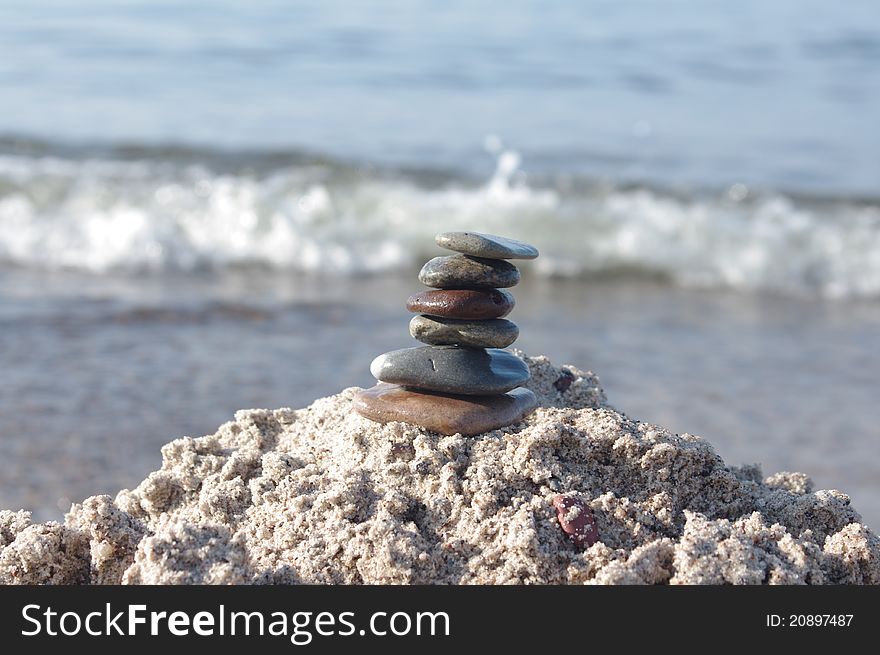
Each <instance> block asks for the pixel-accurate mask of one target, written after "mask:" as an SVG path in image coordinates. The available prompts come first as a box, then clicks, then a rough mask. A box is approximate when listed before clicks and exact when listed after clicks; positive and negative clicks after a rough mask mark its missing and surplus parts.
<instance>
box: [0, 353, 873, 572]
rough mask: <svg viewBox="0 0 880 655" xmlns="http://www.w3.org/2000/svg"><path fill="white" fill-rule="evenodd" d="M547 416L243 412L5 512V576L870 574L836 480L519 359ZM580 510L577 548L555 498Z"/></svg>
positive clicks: (571, 371)
mask: <svg viewBox="0 0 880 655" xmlns="http://www.w3.org/2000/svg"><path fill="white" fill-rule="evenodd" d="M526 361H527V362H528V364H529V366H530V367H531V370H532V380H531V381H530V384H529V386H530V387H531V388H532V390H533V391H535V393H536V394H537V395H538V397H539V399H540V402H541V405H542V407H541V408H540V409H538V410H537V411H536V412H535V413H534V414H533V415H532V416H531V417H529V419H528V420H527V421H526V422H525V423H524V424H520V425H517V426H514V427H511V428H506V429H503V430H497V431H494V432H490V433H487V434H484V435H481V436H479V437H474V438H464V437H461V436H441V435H437V434H433V433H428V432H425V431H423V430H419V429H417V428H415V427H412V426H408V425H405V424H400V423H392V424H389V425H378V424H375V423H372V422H370V421H368V420H366V419H364V418H362V417H360V416H359V415H357V414H356V413H354V412H353V411H351V398H352V396H353V395H354V393H355V392H356V391H357V389H354V388H352V389H346V390H345V391H343V392H342V393H340V394H338V395H335V396H331V397H329V398H322V399H320V400H317V401H316V402H315V403H313V404H312V405H311V406H310V407H308V408H306V409H302V410H296V411H294V410H290V409H281V410H275V411H268V410H250V411H241V412H238V413H237V414H236V416H235V420H234V421H232V422H229V423H227V424H225V425H223V426H222V427H221V428H220V429H219V430H218V432H217V433H216V434H214V435H211V436H207V437H202V438H199V439H191V438H184V439H177V440H176V441H172V442H171V443H169V444H167V445H166V446H165V447H164V448H163V449H162V456H163V465H162V468H161V469H160V470H159V471H156V472H154V473H151V474H150V475H149V477H147V479H146V480H144V481H143V482H142V483H141V484H140V485H139V486H138V487H137V488H136V489H134V490H133V491H128V490H126V491H122V492H120V493H119V494H118V495H117V497H116V499H115V500H114V499H111V498H110V497H109V496H95V497H92V498H89V499H87V500H86V501H85V502H83V503H82V504H81V505H75V506H73V508H72V509H71V511H70V512H69V513H68V515H67V516H66V518H65V522H64V523H63V524H58V523H46V524H41V525H32V524H31V523H30V520H29V515H28V514H27V512H2V513H0V581H3V582H6V583H11V582H18V583H98V584H101V583H118V582H124V583H135V584H136V583H162V584H164V583H297V582H303V583H306V582H307V583H346V584H356V583H478V584H503V583H530V584H531V583H576V584H577V583H602V584H604V583H647V584H656V583H673V584H676V583H734V584H760V583H810V584H822V583H878V582H880V541H878V538H877V536H876V535H874V534H873V533H872V532H871V531H869V530H868V528H867V527H865V526H864V525H861V524H860V523H859V520H860V517H859V515H858V514H857V513H856V512H855V510H853V508H852V507H851V506H850V502H849V498H848V497H847V496H846V495H844V494H842V493H840V492H838V491H815V492H814V491H813V490H812V488H811V482H810V480H809V479H808V478H807V477H806V476H805V475H803V474H800V473H778V474H776V475H773V476H771V477H769V478H767V479H765V480H763V481H762V479H761V477H762V476H761V473H760V470H759V469H758V468H757V467H755V466H746V467H741V468H735V467H729V466H726V465H725V464H724V462H723V461H722V460H721V458H720V457H718V455H716V454H715V452H714V451H713V450H712V447H711V446H710V445H709V444H708V443H707V442H706V441H704V440H703V439H700V438H698V437H693V436H690V435H681V436H678V435H673V434H669V433H668V432H666V431H665V430H663V429H662V428H659V427H656V426H653V425H647V424H644V423H639V422H637V421H634V420H632V419H629V418H628V417H626V416H624V415H623V414H620V413H618V412H616V411H614V410H613V409H611V408H609V407H607V406H605V396H604V394H603V392H602V390H601V388H600V387H599V384H598V380H597V379H596V378H595V377H594V376H593V375H591V374H589V373H583V372H581V371H578V370H577V369H575V368H573V367H570V366H565V367H562V368H557V367H554V366H553V365H552V364H551V363H550V362H549V361H548V360H547V359H546V358H544V357H536V358H526ZM557 494H567V495H568V496H571V497H573V498H576V499H579V500H580V501H582V502H583V503H585V504H586V505H588V506H589V507H590V508H592V511H593V514H594V517H595V520H596V524H597V528H598V542H597V543H595V544H594V545H592V546H590V547H589V548H587V549H586V550H580V549H579V548H578V547H577V546H576V545H575V544H574V543H573V542H572V541H571V540H570V539H569V538H568V537H567V536H566V535H565V534H564V533H563V532H562V530H561V528H560V525H559V522H558V521H557V519H556V513H555V510H554V509H553V505H552V500H553V498H554V497H555V496H556V495H557Z"/></svg>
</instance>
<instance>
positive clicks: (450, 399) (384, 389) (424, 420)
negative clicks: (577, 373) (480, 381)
mask: <svg viewBox="0 0 880 655" xmlns="http://www.w3.org/2000/svg"><path fill="white" fill-rule="evenodd" d="M537 406H538V400H537V398H536V397H535V394H534V393H532V392H531V391H530V390H529V389H525V388H523V387H520V388H518V389H514V390H513V391H509V392H507V393H503V394H496V395H492V396H463V395H453V394H441V393H433V392H429V391H417V390H414V389H407V388H405V387H402V386H400V385H397V384H388V383H385V382H380V383H379V384H377V385H376V386H375V387H372V388H370V389H364V390H362V391H360V392H359V393H358V394H357V396H355V399H354V408H355V410H356V411H357V412H358V413H359V414H360V415H361V416H365V417H367V418H368V419H371V420H373V421H378V422H379V423H388V422H390V421H402V422H404V423H414V424H415V425H419V426H421V427H423V428H426V429H428V430H432V431H434V432H439V433H440V434H458V433H461V434H463V435H465V436H473V435H476V434H482V433H484V432H489V431H490V430H495V429H497V428H503V427H505V426H507V425H512V424H513V423H517V422H519V421H521V420H522V419H523V418H525V417H526V416H528V415H529V414H530V413H531V412H532V411H533V410H534V409H535V407H537Z"/></svg>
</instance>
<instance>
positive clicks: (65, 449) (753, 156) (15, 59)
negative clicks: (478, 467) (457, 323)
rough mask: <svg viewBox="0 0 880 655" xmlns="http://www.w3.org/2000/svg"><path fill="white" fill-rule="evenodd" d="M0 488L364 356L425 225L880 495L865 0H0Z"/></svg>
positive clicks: (751, 445)
mask: <svg viewBox="0 0 880 655" xmlns="http://www.w3.org/2000/svg"><path fill="white" fill-rule="evenodd" d="M0 102H2V105H0V106H2V111H0V372H2V375H0V438H2V439H3V441H4V444H5V445H6V450H5V451H4V453H5V454H6V456H5V457H4V458H2V460H0V506H2V507H27V508H29V509H33V510H35V512H36V515H37V516H38V517H40V518H52V517H58V516H60V515H61V513H62V511H63V510H64V509H66V507H67V506H68V505H69V503H70V502H71V501H76V500H79V499H81V498H82V497H84V496H86V495H89V494H92V493H98V492H113V491H115V490H116V489H119V488H120V487H127V486H131V485H133V484H135V483H136V482H137V481H139V480H140V479H141V478H142V477H143V476H144V475H145V474H146V473H147V472H148V471H150V470H152V469H154V468H155V467H156V466H158V464H159V455H158V448H159V446H161V445H162V444H163V443H165V442H166V441H168V440H169V439H170V438H172V437H175V436H180V435H184V434H189V435H198V434H203V433H208V432H213V430H214V429H215V428H216V426H217V425H218V424H219V423H221V422H223V421H224V420H227V419H228V418H229V417H230V416H231V414H232V412H234V411H235V410H236V409H238V408H242V407H254V406H264V407H265V406H268V407H274V406H284V405H289V406H294V407H296V406H302V405H305V404H307V403H308V402H310V401H311V400H312V399H314V398H316V397H318V396H321V395H326V394H329V393H333V392H335V391H337V390H338V389H340V388H343V387H346V386H351V385H361V386H364V385H367V384H369V383H370V378H369V371H368V364H369V361H370V360H371V359H372V357H373V356H375V355H376V354H378V353H380V352H383V351H385V350H389V349H392V348H397V347H404V346H406V345H408V344H409V343H410V338H409V336H408V334H407V328H406V322H407V315H406V312H405V310H404V309H403V301H404V299H405V298H406V296H407V295H409V294H410V293H412V292H413V291H415V290H416V289H418V283H417V282H416V280H415V273H416V271H417V270H418V267H419V265H420V264H421V262H423V261H424V260H425V259H427V258H428V257H431V256H434V255H436V254H439V253H438V251H437V249H436V248H435V247H434V246H433V245H432V235H433V234H434V233H435V232H438V231H443V230H452V229H475V230H483V231H488V232H495V233H501V234H507V235H510V236H514V237H517V238H522V239H525V240H527V241H531V242H533V243H535V244H536V245H538V247H539V248H540V250H541V257H540V258H539V259H538V260H536V261H535V262H526V263H524V264H523V265H522V268H523V272H524V281H523V283H522V284H521V285H520V286H519V287H517V288H516V289H515V293H516V295H517V298H518V307H517V309H516V311H515V314H514V317H513V318H514V320H516V321H517V322H518V323H519V324H520V327H521V329H522V336H521V338H520V341H519V342H518V344H517V345H518V346H521V347H522V348H523V349H525V350H526V351H527V352H529V353H546V354H548V355H550V356H551V357H552V358H553V359H554V361H556V362H558V363H563V362H568V363H572V364H575V365H577V366H579V367H581V368H585V369H592V370H594V371H595V372H596V373H597V374H598V375H599V376H600V378H601V379H602V380H603V382H604V384H605V386H606V388H607V391H608V395H609V400H610V402H611V403H612V404H613V405H615V406H617V407H618V408H620V409H622V410H624V411H626V412H628V413H630V414H632V415H634V416H636V417H637V418H639V419H642V420H647V421H653V422H658V423H661V424H663V425H666V426H668V427H670V428H671V429H673V430H675V431H678V432H685V431H687V432H691V433H697V434H701V435H703V436H705V437H706V438H708V439H709V440H710V441H712V442H713V443H714V444H715V445H716V447H717V448H718V450H719V452H720V453H721V454H722V455H723V456H724V457H725V458H726V459H728V460H729V461H730V462H732V463H742V462H755V461H757V462H761V463H763V464H764V466H765V469H766V470H767V472H768V473H770V472H773V471H776V470H803V471H806V472H807V473H809V474H811V475H812V476H813V477H814V478H815V480H816V482H817V484H819V485H820V486H824V487H838V488H842V489H844V490H845V491H847V492H849V493H851V494H852V496H853V499H854V503H855V504H856V506H857V507H858V508H859V509H860V510H861V511H862V512H863V513H864V515H865V517H866V519H867V520H868V521H869V523H871V524H873V525H875V526H876V525H880V459H878V458H877V456H876V453H875V446H876V443H877V440H878V439H880V432H878V428H877V426H878V425H880V410H878V405H877V403H876V400H875V399H876V396H877V392H878V391H880V384H878V377H877V374H876V371H877V370H878V369H880V361H878V358H880V338H878V336H877V335H878V334H880V331H878V329H880V303H878V300H880V186H878V185H880V157H878V156H877V153H878V152H880V128H878V123H877V119H876V117H877V116H878V115H880V9H878V7H877V5H876V3H873V2H869V1H866V0H865V1H857V0H853V1H852V2H849V3H847V4H846V8H845V10H844V9H842V8H841V7H838V6H834V5H831V4H829V3H825V2H816V1H812V0H800V1H795V0H777V1H775V2H772V3H766V2H758V1H757V0H744V1H742V2H738V3H735V4H731V3H720V2H718V3H716V2H696V1H695V0H682V1H678V2H664V3H654V2H636V3H625V4H621V3H614V2H558V3H550V4H548V3H538V2H531V1H529V2H525V1H523V2H509V3H504V4H503V5H499V4H498V3H489V2H484V1H482V0H477V1H472V2H467V3H465V2H443V3H441V2H429V1H427V0H422V1H411V2H392V1H391V0H386V1H382V2H374V3H369V4H368V3H355V2H343V1H342V0H328V1H327V2H323V3H320V4H312V5H305V4H299V3H297V4H292V3H283V2H270V1H268V0H260V1H257V2H249V3H238V2H231V1H221V0H217V1H214V2H210V3H207V2H191V3H171V2H162V1H155V0H154V1H152V2H146V1H144V0H132V1H130V2H126V3H107V2H95V1H92V0H85V1H83V2H77V3H75V4H71V3H61V2H50V1H48V0H34V1H33V2H28V3H18V5H15V4H12V3H6V4H2V5H0Z"/></svg>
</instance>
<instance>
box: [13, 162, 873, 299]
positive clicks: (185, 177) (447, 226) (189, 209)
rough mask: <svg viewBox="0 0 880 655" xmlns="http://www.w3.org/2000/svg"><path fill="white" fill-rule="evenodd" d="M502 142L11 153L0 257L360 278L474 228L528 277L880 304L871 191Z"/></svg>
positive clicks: (102, 266) (114, 267) (30, 263)
mask: <svg viewBox="0 0 880 655" xmlns="http://www.w3.org/2000/svg"><path fill="white" fill-rule="evenodd" d="M496 150H497V152H496V153H495V155H496V157H497V165H496V168H495V171H494V174H492V175H491V176H490V177H489V178H488V179H486V180H483V181H473V180H469V179H468V178H466V177H464V176H456V175H442V174H439V173H438V174H431V173H425V172H421V173H418V172H406V171H389V170H378V169H375V168H370V167H362V166H356V165H352V164H344V163H339V162H334V161H330V160H327V159H321V158H310V157H305V156H298V157H287V158H285V157H278V156H276V157H270V158H268V159H267V158H263V159H262V160H260V161H262V165H249V164H248V163H247V162H246V161H245V162H244V163H242V161H241V159H242V158H241V157H238V158H235V159H234V162H235V164H234V165H231V164H230V161H231V160H230V159H229V158H227V159H224V160H222V162H221V160H220V159H218V160H217V161H213V162H212V161H210V158H204V157H199V156H196V154H193V153H189V152H187V153H184V155H185V156H184V155H181V153H180V152H177V151H174V152H172V153H171V154H169V152H168V151H167V150H161V151H152V152H145V151H144V150H142V149H138V150H136V151H128V154H127V155H124V154H120V152H112V151H110V152H105V153H102V154H100V155H96V156H77V155H74V154H71V153H66V152H65V153H57V152H56V153H46V152H27V153H20V152H7V153H6V154H2V155H0V228H2V229H0V263H3V264H6V265H14V266H21V267H37V268H43V269H76V270H84V271H91V272H93V273H96V274H104V273H110V272H113V273H116V272H120V271H123V272H143V271H155V272H163V271H181V270H182V271H189V270H199V269H223V268H227V267H263V268H272V269H280V270H290V271H298V272H308V273H330V274H343V275H361V274H366V273H378V272H385V271H394V270H404V269H407V270H408V269H411V268H412V267H414V266H417V265H418V264H419V263H420V262H422V261H423V260H424V259H425V258H426V257H428V256H432V255H435V254H438V252H437V250H436V249H434V248H433V247H432V240H431V237H432V235H433V234H434V233H436V232H439V231H444V230H457V229H469V230H478V231H485V232H492V233H501V234H505V235H510V236H514V237H517V238H520V239H524V240H527V241H530V242H533V243H535V244H537V245H538V246H539V247H540V250H541V257H540V258H539V259H538V260H537V261H536V262H534V263H533V264H527V265H526V266H525V269H526V274H538V275H548V276H585V275H617V274H622V273H627V274H632V273H636V274H646V275H657V276H662V277H663V278H666V279H668V280H670V281H671V282H673V283H676V284H682V285H687V286H700V287H730V288H735V289H742V290H773V291H784V292H791V293H798V294H813V295H821V296H826V297H873V296H880V203H878V202H876V201H873V200H858V199H840V198H838V199H817V198H798V197H792V196H788V195H785V194H782V193H772V192H758V191H756V190H753V189H749V188H747V187H745V186H744V185H742V184H734V185H732V186H730V187H729V188H727V189H724V190H721V191H715V192H701V193H689V194H685V193H677V192H672V191H664V190H660V189H654V188H648V187H639V186H619V185H614V184H611V183H607V182H601V181H596V180H587V179H582V178H577V177H565V176H561V175H556V176H554V177H552V178H550V177H546V178H543V179H540V180H538V179H530V178H529V177H528V176H527V175H526V173H525V172H524V171H523V168H522V166H521V161H520V157H519V155H518V154H517V153H516V152H514V151H511V150H505V149H503V148H496ZM132 152H134V153H135V154H134V155H132ZM171 155H173V156H171ZM245 159H246V158H245Z"/></svg>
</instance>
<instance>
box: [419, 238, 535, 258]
mask: <svg viewBox="0 0 880 655" xmlns="http://www.w3.org/2000/svg"><path fill="white" fill-rule="evenodd" d="M434 241H435V242H436V243H437V245H438V246H440V247H441V248H446V249H447V250H455V251H456V252H460V253H463V254H465V255H472V256H474V257H485V258H486V259H534V258H535V257H537V256H538V249H537V248H535V247H534V246H530V245H529V244H527V243H524V242H522V241H517V240H516V239H508V238H507V237H499V236H495V235H494V234H483V233H481V232H443V233H442V234H438V235H437V236H436V237H434Z"/></svg>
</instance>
